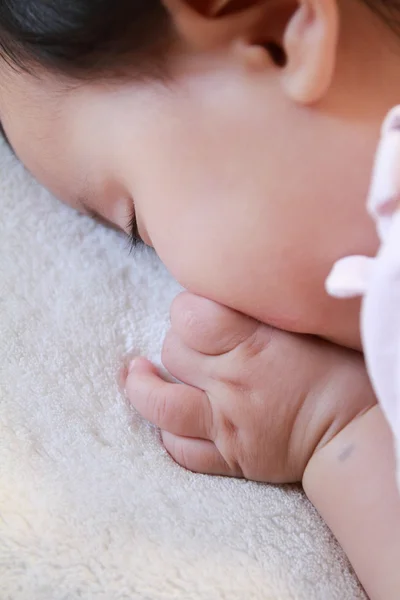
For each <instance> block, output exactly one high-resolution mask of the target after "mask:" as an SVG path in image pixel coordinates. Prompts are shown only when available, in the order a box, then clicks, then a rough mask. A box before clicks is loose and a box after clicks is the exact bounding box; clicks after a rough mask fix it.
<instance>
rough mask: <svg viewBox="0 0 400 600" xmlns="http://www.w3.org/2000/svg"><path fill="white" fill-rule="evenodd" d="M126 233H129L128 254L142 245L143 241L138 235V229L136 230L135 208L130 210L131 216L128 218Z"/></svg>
mask: <svg viewBox="0 0 400 600" xmlns="http://www.w3.org/2000/svg"><path fill="white" fill-rule="evenodd" d="M128 231H129V245H130V252H132V250H134V249H135V248H136V247H137V246H138V245H139V244H141V243H143V240H142V238H141V237H140V234H139V228H138V224H137V220H136V213H135V208H132V214H131V216H130V218H129V224H128Z"/></svg>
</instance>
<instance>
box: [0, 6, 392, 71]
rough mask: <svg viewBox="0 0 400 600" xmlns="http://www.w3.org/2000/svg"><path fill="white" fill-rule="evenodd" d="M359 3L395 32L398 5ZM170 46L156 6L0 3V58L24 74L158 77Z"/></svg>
mask: <svg viewBox="0 0 400 600" xmlns="http://www.w3.org/2000/svg"><path fill="white" fill-rule="evenodd" d="M361 1H363V2H364V3H365V4H366V5H367V6H368V7H369V8H370V9H371V10H373V11H374V12H375V13H376V14H377V15H379V16H380V17H381V18H383V19H384V20H385V21H386V22H387V24H388V25H389V26H390V27H391V28H392V29H394V30H397V32H399V31H400V18H399V17H400V0H361ZM172 42H173V26H172V23H171V20H170V18H169V15H168V12H167V10H166V9H165V7H164V6H163V3H162V1H161V0H0V58H3V59H6V60H8V62H9V63H10V64H12V65H13V66H16V67H17V68H21V69H24V70H28V71H29V70H30V68H31V67H34V66H35V65H42V66H43V67H45V68H51V69H53V70H55V71H57V72H61V73H64V74H66V75H71V76H73V77H88V76H91V77H96V76H99V75H100V76H101V75H103V76H110V75H113V74H115V75H119V76H120V75H121V74H122V73H123V72H124V66H126V65H127V64H129V66H130V72H132V69H135V71H136V73H137V74H139V75H149V74H151V75H152V74H154V70H155V69H156V70H157V72H158V74H160V73H161V74H162V73H163V68H165V62H166V61H165V59H166V58H167V56H168V51H169V50H170V48H171V46H172ZM132 58H133V59H134V60H131V59H132ZM128 61H129V63H128Z"/></svg>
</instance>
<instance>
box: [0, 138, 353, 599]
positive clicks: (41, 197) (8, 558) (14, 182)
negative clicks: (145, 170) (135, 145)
mask: <svg viewBox="0 0 400 600" xmlns="http://www.w3.org/2000/svg"><path fill="white" fill-rule="evenodd" d="M178 291H179V288H178V286H177V285H176V283H175V282H174V281H173V280H172V279H171V278H170V277H169V275H168V274H167V273H166V271H165V270H164V268H163V267H162V266H161V265H160V263H159V262H158V260H157V258H156V257H155V255H154V254H153V253H152V252H151V251H147V250H140V251H137V252H133V253H132V254H131V255H130V254H129V248H128V244H127V242H126V240H125V239H124V238H123V237H122V236H119V235H118V234H116V233H114V232H112V231H108V230H106V229H104V228H102V227H100V226H98V225H95V224H94V223H92V222H91V221H90V219H88V218H86V217H82V216H79V215H77V214H76V213H75V212H74V211H72V210H70V209H69V208H66V207H64V206H62V205H61V204H59V203H58V202H57V201H56V200H54V199H53V198H51V197H50V196H49V195H48V194H47V193H46V192H45V191H44V190H43V189H41V188H40V187H39V186H38V185H37V184H36V183H35V182H33V181H32V179H31V178H30V176H29V175H28V174H27V173H26V172H25V171H24V169H23V168H22V167H21V166H20V165H19V164H18V163H17V161H16V160H15V159H14V158H13V157H12V156H11V155H10V153H9V151H8V149H6V147H5V146H4V144H2V143H0V600H78V599H83V600H92V599H93V600H136V599H140V600H172V599H179V600H190V599H194V600H203V599H204V600H219V599H221V600H222V599H228V600H236V599H237V600H286V599H300V600H314V599H315V600H335V599H337V600H346V599H349V600H357V599H363V598H365V596H364V594H363V592H362V591H361V590H360V588H359V586H358V584H357V581H356V579H355V577H354V575H353V574H352V571H351V569H350V567H349V565H348V563H347V561H346V559H345V557H344V556H343V553H342V552H341V550H340V548H339V547H338V545H337V544H336V542H335V541H334V539H333V537H332V536H331V534H330V533H329V531H328V530H327V528H326V527H325V525H324V524H323V523H322V522H321V520H320V519H319V517H318V515H317V514H316V513H315V511H314V510H313V508H312V507H311V505H310V504H309V503H308V501H307V500H306V499H305V497H304V496H303V494H302V493H301V491H300V490H299V489H298V488H294V487H288V488H278V487H269V486H266V485H257V484H254V483H249V482H246V481H235V480H229V479H223V478H212V477H206V476H200V475H194V474H192V473H188V472H186V471H184V470H183V469H181V468H180V467H178V466H177V465H175V464H174V463H173V462H172V460H171V459H170V458H169V457H168V455H167V454H166V453H165V451H164V450H163V448H162V446H161V444H160V441H159V437H158V435H157V432H156V431H155V430H154V429H153V428H152V427H150V426H148V425H147V424H146V423H144V422H143V421H142V420H141V419H140V418H138V417H137V416H136V415H135V414H133V413H132V412H131V411H130V410H129V409H128V408H127V406H126V404H125V402H124V398H123V396H122V394H121V393H120V391H119V389H118V384H117V377H118V370H119V368H120V366H121V364H122V363H123V362H124V360H125V358H126V356H127V355H132V354H144V355H146V356H147V357H149V358H151V359H153V360H155V361H156V362H157V361H158V359H159V352H160V347H161V342H162V338H163V335H164V333H165V331H166V328H167V325H168V308H169V305H170V302H171V299H172V298H173V297H174V295H175V294H176V293H177V292H178Z"/></svg>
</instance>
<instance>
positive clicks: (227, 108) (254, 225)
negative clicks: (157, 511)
mask: <svg viewBox="0 0 400 600" xmlns="http://www.w3.org/2000/svg"><path fill="white" fill-rule="evenodd" d="M399 15H400V3H399V1H398V0H293V1H290V2H289V1H287V0H275V1H274V2H272V1H271V0H219V1H218V0H129V1H128V0H100V1H99V0H86V1H84V0H70V1H69V2H65V1H64V0H52V2H51V3H43V2H41V1H39V0H8V2H0V55H1V57H2V60H1V61H0V78H1V86H0V119H1V123H2V128H3V131H4V135H5V136H6V138H7V139H8V141H9V143H10V145H11V146H12V148H13V149H14V151H15V153H16V154H17V156H18V157H19V158H20V159H21V161H22V162H23V163H24V164H25V165H26V167H27V168H28V169H29V170H30V171H31V172H32V173H33V175H34V176H35V177H36V178H37V179H38V180H39V181H40V182H41V183H42V184H44V185H45V186H46V187H47V188H48V189H50V190H51V191H52V192H53V193H54V194H56V195H57V196H58V197H59V198H60V199H61V200H63V201H64V202H67V203H68V204H70V205H72V206H74V207H75V208H77V209H78V210H79V211H81V212H84V213H86V214H89V215H91V216H93V217H94V218H97V219H98V220H101V221H102V222H106V223H107V224H110V225H112V226H115V227H117V228H119V229H121V230H123V231H124V232H126V234H128V235H129V236H131V238H132V240H133V241H134V240H138V239H139V240H141V241H143V242H144V243H145V244H148V245H150V246H152V247H154V249H155V251H156V252H157V254H158V255H159V257H160V259H161V260H162V261H163V262H164V263H165V265H166V266H167V268H168V269H169V270H170V272H171V274H172V275H173V276H174V277H175V278H176V279H177V280H178V281H179V282H180V283H181V284H182V286H184V287H185V288H186V289H187V290H188V292H187V293H185V294H183V295H181V296H179V297H178V298H177V300H176V301H175V303H174V305H173V307H172V310H171V329H170V332H169V334H168V336H167V338H166V340H165V345H164V350H163V362H164V365H165V366H166V368H167V369H168V371H169V372H170V373H171V374H172V375H173V376H174V377H175V378H176V379H178V380H179V381H181V382H182V383H180V384H177V383H171V382H167V381H164V380H163V379H162V377H160V375H159V374H158V372H157V370H156V369H155V368H154V367H153V366H152V365H151V364H150V363H149V362H148V361H147V360H146V359H144V358H139V359H136V360H135V361H134V362H133V363H132V364H131V365H130V372H129V375H128V376H127V380H126V390H127V396H128V398H129V400H130V402H131V403H132V405H133V406H134V407H135V408H136V409H137V410H138V411H139V412H140V413H141V414H142V415H143V416H144V417H145V418H147V419H149V420H150V421H151V422H152V423H154V424H155V425H157V426H158V427H159V428H160V429H161V431H162V438H163V441H164V444H165V446H166V448H167V450H168V451H169V453H170V454H171V456H172V457H173V458H174V459H175V460H176V461H177V462H179V463H180V464H182V465H183V466H185V467H186V468H188V469H191V470H193V471H199V472H204V473H211V474H219V475H228V476H235V477H247V478H249V479H254V480H257V481H262V482H273V483H283V482H297V481H301V482H302V483H303V486H304V489H305V492H306V493H307V495H308V497H309V498H310V500H311V501H312V502H313V503H314V505H315V507H316V508H317V510H318V511H319V513H320V514H321V515H322V517H323V518H324V519H325V520H326V522H327V523H328V525H329V526H330V527H331V529H332V531H333V532H334V534H335V535H336V536H337V538H338V540H339V541H340V543H341V544H342V546H343V548H344V549H345V551H346V552H347V554H348V556H349V558H350V560H351V562H352V564H353V566H354V568H355V570H356V572H357V574H358V576H359V578H360V580H361V582H362V584H363V585H364V587H365V589H366V591H367V593H368V594H369V596H370V597H371V598H372V599H384V600H391V599H393V600H395V599H396V600H398V598H399V590H400V571H399V569H398V564H399V561H400V497H399V495H398V492H397V489H396V483H395V462H394V451H393V442H392V435H391V431H390V428H389V426H388V425H387V422H386V420H385V417H384V416H383V413H382V409H381V407H380V405H378V404H377V403H376V398H375V394H374V391H373V389H372V387H371V384H370V382H369V378H368V376H367V373H366V369H365V365H364V359H363V356H362V354H361V339H360V327H359V311H360V302H359V300H357V299H347V300H338V299H334V298H331V297H329V296H328V294H327V293H326V291H325V280H326V277H327V276H328V273H329V272H330V270H331V267H332V265H333V264H334V263H335V262H336V261H337V260H338V259H341V258H343V257H346V256H354V255H358V256H370V257H372V256H375V254H376V252H377V249H378V244H379V240H378V237H377V235H376V231H375V227H374V223H373V220H372V219H370V217H369V216H368V214H367V212H366V210H365V201H366V197H367V193H368V187H369V180H370V173H371V170H372V165H373V157H374V152H375V148H376V144H377V140H378V137H379V130H380V126H381V122H382V120H383V118H384V115H385V114H386V112H387V111H388V110H389V108H390V107H392V106H394V105H395V104H397V103H398V99H399V96H400V78H399V77H398V71H399V69H400V53H399V52H397V50H398V47H400V39H399V35H400V32H398V31H397V29H396V27H397V24H398V17H399ZM371 548H374V552H372V551H371Z"/></svg>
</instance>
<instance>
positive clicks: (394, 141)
mask: <svg viewBox="0 0 400 600" xmlns="http://www.w3.org/2000/svg"><path fill="white" fill-rule="evenodd" d="M368 211H369V213H370V214H371V216H372V218H373V219H374V221H375V224H376V227H377V231H378V234H379V238H380V241H381V246H380V249H379V252H378V254H377V256H376V257H375V258H368V257H365V256H349V257H347V258H344V259H342V260H340V261H338V262H337V263H336V265H335V266H334V268H333V270H332V272H331V274H330V276H329V277H328V280H327V282H326V287H327V290H328V293H330V294H331V295H333V296H336V297H338V298H349V297H354V296H360V295H362V296H363V302H362V311H361V334H362V341H363V348H364V355H365V360H366V364H367V369H368V373H369V376H370V378H371V381H372V384H373V386H374V389H375V392H376V395H377V398H378V401H379V403H380V405H381V407H382V411H383V413H384V415H385V417H386V419H387V421H388V423H389V425H390V427H391V430H392V432H393V436H394V443H395V449H396V458H397V483H398V487H399V490H400V106H397V107H395V108H394V109H393V110H392V111H391V112H390V113H389V115H388V116H387V118H386V120H385V122H384V124H383V128H382V136H381V141H380V144H379V148H378V152H377V157H376V163H375V169H374V174H373V177H372V184H371V189H370V194H369V199H368Z"/></svg>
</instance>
